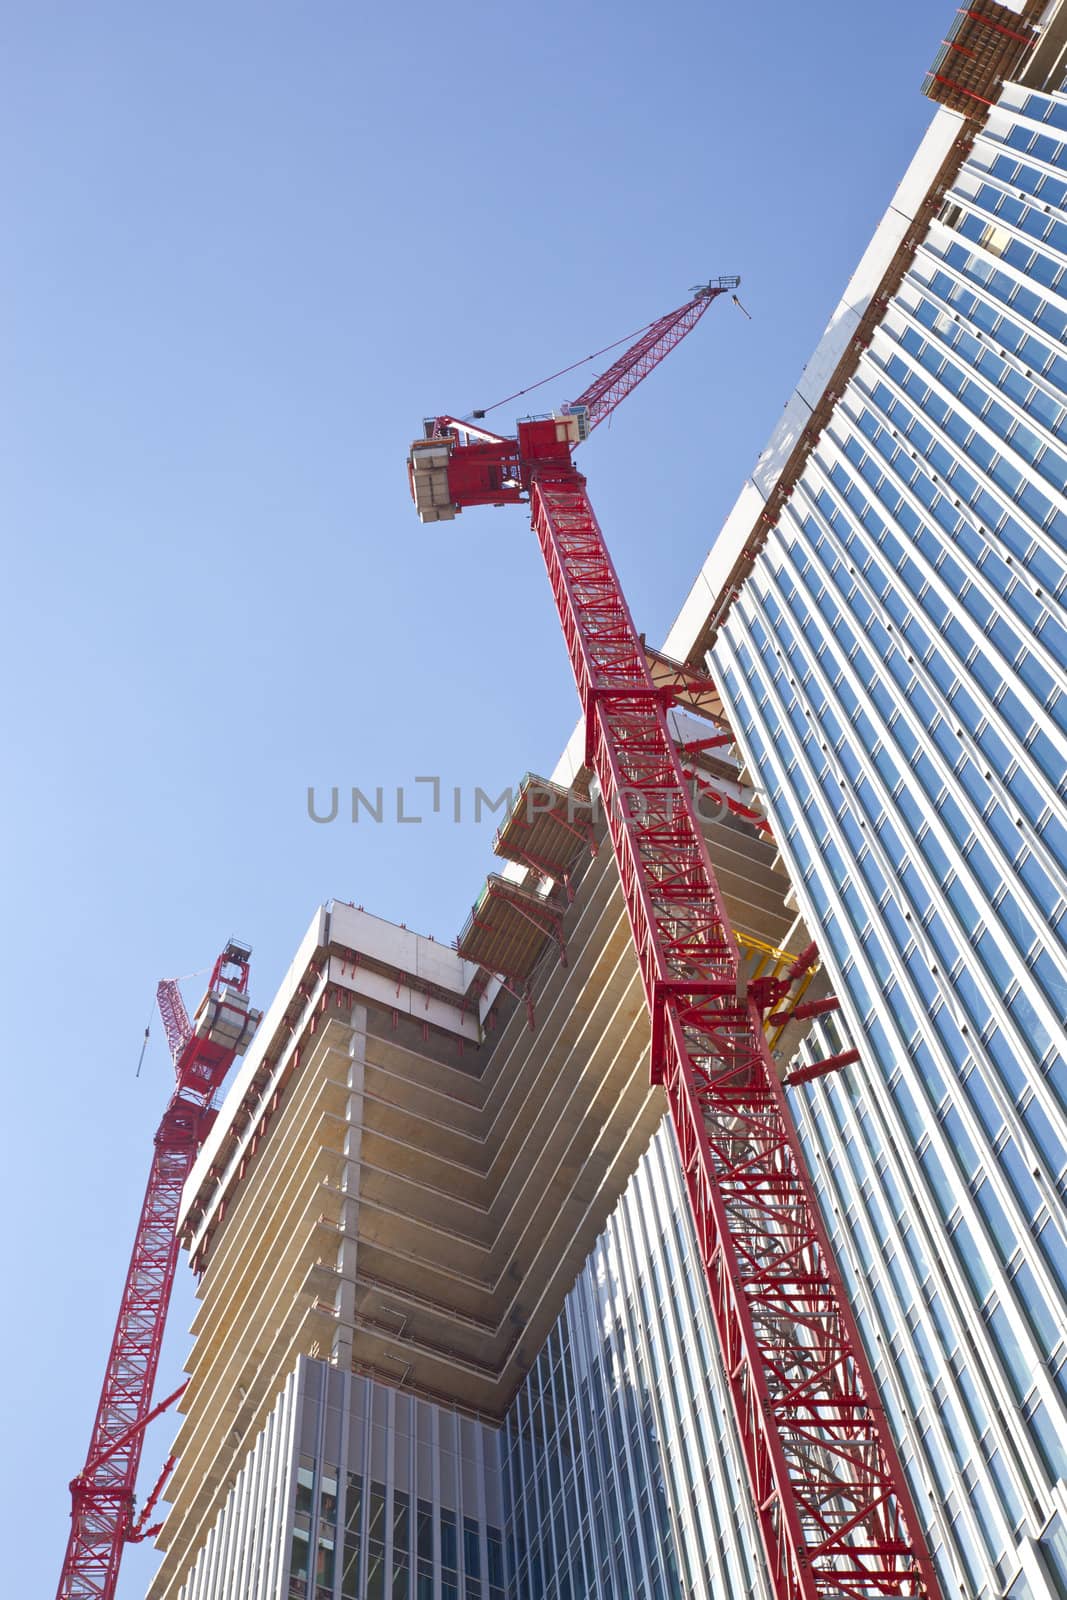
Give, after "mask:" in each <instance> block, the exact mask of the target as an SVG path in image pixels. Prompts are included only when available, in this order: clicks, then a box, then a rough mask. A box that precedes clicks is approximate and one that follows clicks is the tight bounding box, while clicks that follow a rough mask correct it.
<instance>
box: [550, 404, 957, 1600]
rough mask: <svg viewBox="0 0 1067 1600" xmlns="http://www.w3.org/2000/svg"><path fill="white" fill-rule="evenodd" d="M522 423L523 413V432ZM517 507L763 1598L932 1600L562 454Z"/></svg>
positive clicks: (756, 1039)
mask: <svg viewBox="0 0 1067 1600" xmlns="http://www.w3.org/2000/svg"><path fill="white" fill-rule="evenodd" d="M521 437H522V428H521V427H520V446H521ZM531 513H532V520H533V526H534V531H535V532H536V534H537V537H538V540H539V543H540V545H541V550H542V554H543V555H544V559H545V565H546V567H547V569H548V575H549V580H550V583H551V586H552V592H553V595H554V597H555V601H556V606H557V610H558V612H559V616H560V621H561V623H562V625H563V633H564V637H565V639H566V642H567V649H568V653H569V655H570V659H571V666H572V668H573V670H574V676H575V680H576V682H577V685H578V690H579V694H580V696H581V699H582V705H583V709H584V711H585V718H586V748H587V756H588V761H589V764H590V765H591V766H592V768H593V770H594V771H595V773H596V775H597V779H598V781H599V783H600V789H601V795H602V800H603V804H604V809H605V814H606V816H607V819H608V824H609V831H610V836H611V841H612V847H613V849H614V852H615V857H616V860H617V862H618V867H619V874H620V877H621V880H622V886H623V892H624V895H625V899H626V906H627V911H628V913H629V919H630V926H631V929H632V931H633V938H634V945H635V949H636V952H637V958H638V964H639V967H640V971H641V979H642V983H643V985H644V991H645V996H646V1000H647V1003H648V1007H649V1012H650V1015H651V1019H652V1077H653V1081H654V1082H658V1083H662V1084H663V1086H664V1088H665V1090H666V1093H667V1099H668V1103H669V1105H670V1111H671V1117H672V1121H673V1124H674V1129H675V1133H676V1135H677V1139H678V1146H679V1151H680V1155H681V1164H682V1171H683V1173H684V1177H685V1183H686V1188H687V1191H688V1194H689V1199H690V1203H691V1206H692V1213H693V1218H694V1222H695V1225H696V1234H697V1239H698V1242H699V1248H700V1254H701V1260H702V1264H703V1267H704V1271H705V1273H706V1276H707V1281H708V1287H709V1290H710V1294H711V1303H712V1308H713V1312H714V1317H715V1322H716V1326H717V1330H718V1335H719V1340H720V1347H721V1353H722V1359H723V1368H724V1372H725V1376H726V1382H727V1385H728V1387H729V1390H730V1393H731V1397H732V1400H733V1407H734V1414H735V1418H736V1421H737V1425H738V1430H739V1434H740V1439H741V1446H742V1450H743V1452H744V1457H745V1464H746V1467H747V1470H748V1477H749V1485H750V1490H751V1495H752V1502H753V1505H754V1508H755V1512H756V1517H757V1520H758V1522H759V1526H760V1530H761V1534H762V1539H763V1547H764V1552H765V1555H766V1558H767V1562H768V1565H769V1569H770V1575H771V1579H772V1583H773V1586H774V1591H775V1594H776V1596H778V1600H816V1597H819V1600H827V1597H829V1596H835V1597H852V1600H875V1597H883V1596H933V1595H934V1594H936V1592H937V1590H936V1583H935V1580H934V1576H933V1571H932V1566H931V1563H930V1559H929V1556H928V1555H927V1554H926V1552H925V1549H924V1547H923V1544H922V1539H921V1533H920V1525H919V1522H918V1518H917V1516H916V1513H915V1508H914V1506H913V1505H912V1502H911V1497H910V1494H909V1491H908V1488H907V1483H906V1480H905V1478H904V1472H903V1468H902V1466H901V1463H900V1461H899V1458H898V1456H897V1453H896V1449H895V1447H894V1444H893V1441H892V1438H891V1436H890V1434H889V1431H888V1427H887V1425H886V1421H885V1416H884V1412H883V1410H882V1407H881V1405H880V1403H879V1401H878V1398H877V1389H876V1386H875V1382H874V1378H873V1376H872V1374H871V1371H870V1368H869V1365H868V1362H867V1358H866V1355H865V1352H864V1349H863V1345H862V1342H861V1339H860V1335H859V1330H858V1328H857V1326H856V1324H855V1321H854V1318H853V1316H852V1312H851V1309H850V1307H849V1305H848V1301H847V1297H846V1295H845V1291H844V1288H843V1285H842V1283H841V1280H840V1277H839V1275H838V1273H837V1270H836V1267H835V1265H834V1262H833V1257H832V1254H831V1250H830V1245H829V1241H828V1239H827V1237H826V1235H825V1230H824V1228H823V1224H822V1220H821V1217H820V1214H819V1210H818V1205H817V1201H816V1199H815V1195H814V1192H813V1190H812V1187H811V1182H810V1179H809V1178H808V1176H807V1172H806V1169H805V1166H804V1162H803V1157H802V1155H801V1152H800V1148H799V1144H798V1141H797V1136H796V1132H795V1129H794V1126H793V1122H792V1118H791V1115H790V1113H789V1110H788V1107H787V1104H786V1100H785V1095H784V1091H783V1089H782V1087H781V1085H780V1083H779V1081H778V1078H777V1075H776V1073H775V1071H774V1067H773V1065H772V1063H771V1060H770V1057H769V1055H768V1051H767V1045H766V1040H765V1038H764V1034H763V1028H762V1025H761V1013H762V1010H763V1009H765V1008H766V1006H768V1005H773V1004H774V1003H776V1001H777V1000H778V999H779V998H780V997H781V993H782V987H779V986H777V985H775V984H774V983H773V982H772V984H770V985H766V984H765V985H764V987H763V988H762V989H761V990H759V991H758V992H754V990H755V985H753V986H750V988H749V990H748V992H747V994H746V993H745V992H743V990H740V989H739V987H738V967H739V958H738V953H737V946H736V943H735V941H734V937H733V933H732V931H731V928H730V925H729V921H728V919H727V916H726V912H725V910H724V907H723V903H722V899H721V896H720V893H719V888H718V885H717V883H716V879H715V874H714V872H713V870H712V867H711V863H710V860H709V858H708V854H707V848H706V846H705V843H704V839H703V836H702V834H701V831H700V827H699V823H698V822H697V819H696V816H695V813H694V811H693V809H692V805H691V801H690V797H689V794H688V791H687V788H686V784H685V780H684V777H683V773H682V770H681V768H680V766H679V763H678V759H677V756H676V754H675V750H674V746H673V743H672V740H671V737H670V733H669V730H668V727H667V722H666V715H665V710H664V705H663V697H662V696H661V694H660V693H659V692H658V691H657V690H656V689H655V688H654V686H653V683H652V679H651V677H650V675H649V672H648V667H647V663H646V658H645V652H644V650H643V649H642V647H641V643H640V641H639V639H638V636H637V633H636V630H635V629H634V625H633V621H632V619H631V617H630V613H629V609H628V607H627V605H626V602H625V599H624V597H623V594H622V590H621V587H620V585H619V581H618V578H617V576H616V574H615V570H614V567H613V565H612V562H611V558H610V556H609V555H608V552H607V549H606V546H605V544H604V540H603V536H602V534H601V532H600V529H599V527H598V525H597V522H596V518H595V516H594V514H593V510H592V507H591V505H590V503H589V500H588V497H587V495H586V492H585V480H584V479H583V478H582V477H581V475H580V474H579V473H578V472H576V471H575V470H574V468H573V467H571V466H570V465H569V464H563V463H560V462H558V461H554V462H552V463H550V464H545V465H542V466H535V467H533V469H532V471H531Z"/></svg>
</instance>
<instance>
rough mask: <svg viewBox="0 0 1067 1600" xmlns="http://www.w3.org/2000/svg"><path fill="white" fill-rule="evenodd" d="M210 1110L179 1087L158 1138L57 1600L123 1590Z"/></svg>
mask: <svg viewBox="0 0 1067 1600" xmlns="http://www.w3.org/2000/svg"><path fill="white" fill-rule="evenodd" d="M210 1115H211V1113H210V1112H208V1111H206V1110H205V1108H204V1106H202V1105H197V1104H191V1103H190V1102H189V1101H188V1100H186V1099H184V1098H182V1096H181V1093H180V1092H176V1093H175V1095H174V1097H173V1099H172V1100H171V1103H170V1105H169V1106H168V1108H167V1111H166V1113H165V1114H164V1117H163V1121H162V1123H161V1125H160V1128H159V1131H158V1132H157V1133H156V1136H155V1152H154V1155H153V1159H152V1165H151V1168H150V1170H149V1174H148V1186H147V1188H146V1190H145V1197H144V1205H143V1207H142V1209H141V1216H140V1221H139V1222H138V1226H137V1233H136V1236H135V1238H134V1242H133V1253H132V1255H131V1257H130V1265H129V1270H128V1272H127V1274H126V1282H125V1284H124V1286H123V1291H122V1301H121V1305H120V1308H119V1314H118V1319H117V1321H116V1324H115V1333H114V1337H113V1339H112V1343H111V1351H110V1354H109V1356H108V1362H107V1368H106V1371H105V1374H104V1384H103V1389H102V1390H101V1394H100V1403H99V1405H98V1406H97V1410H96V1420H95V1422H94V1423H93V1431H92V1438H91V1441H90V1445H89V1454H88V1458H87V1461H86V1465H85V1467H84V1468H83V1469H82V1471H81V1472H80V1473H79V1474H78V1476H77V1477H76V1478H75V1479H74V1480H73V1482H72V1483H71V1486H70V1492H71V1501H72V1505H71V1530H70V1538H69V1541H68V1543H67V1551H66V1556H65V1558H64V1562H63V1572H62V1576H61V1578H60V1583H59V1589H58V1591H57V1600H107V1597H109V1596H111V1595H112V1594H113V1593H114V1589H115V1584H116V1582H117V1580H118V1572H119V1563H120V1562H121V1559H122V1551H123V1546H124V1544H125V1542H126V1539H127V1537H128V1533H129V1530H130V1529H131V1526H132V1519H133V1505H134V1487H135V1485H136V1482H137V1469H138V1467H139V1465H140V1461H141V1448H142V1445H143V1443H144V1427H143V1424H144V1423H145V1422H147V1421H148V1420H149V1419H150V1416H151V1415H152V1413H151V1411H150V1407H151V1404H152V1387H153V1384H154V1383H155V1377H156V1369H157V1367H158V1365H159V1350H160V1345H161V1343H162V1339H163V1330H164V1327H165V1325H166V1314H167V1308H168V1306H169V1304H170V1295H171V1289H172V1288H173V1285H174V1272H175V1268H176V1266H177V1262H178V1234H177V1225H178V1207H179V1205H180V1203H181V1197H182V1189H183V1188H184V1186H185V1180H186V1179H187V1178H188V1176H189V1173H190V1171H191V1170H192V1166H193V1162H194V1161H195V1160H196V1153H197V1150H198V1149H199V1147H200V1142H201V1140H202V1138H203V1136H204V1131H205V1127H204V1120H205V1117H206V1116H207V1117H210Z"/></svg>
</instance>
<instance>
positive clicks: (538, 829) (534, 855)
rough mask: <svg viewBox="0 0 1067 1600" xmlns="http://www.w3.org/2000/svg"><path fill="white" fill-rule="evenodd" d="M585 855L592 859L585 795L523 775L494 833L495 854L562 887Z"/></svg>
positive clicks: (590, 824)
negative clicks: (510, 805)
mask: <svg viewBox="0 0 1067 1600" xmlns="http://www.w3.org/2000/svg"><path fill="white" fill-rule="evenodd" d="M586 850H589V851H590V852H591V853H592V854H593V855H595V854H596V840H595V838H594V834H593V811H592V806H591V804H590V800H589V795H588V791H587V790H582V789H580V788H577V787H576V788H574V789H564V788H562V787H561V786H560V785H559V784H558V783H552V782H550V781H549V779H548V778H541V777H538V775H537V773H535V772H528V773H527V774H526V776H525V777H524V778H523V780H522V782H521V784H520V785H519V791H518V794H517V795H516V796H515V804H514V805H513V806H512V808H511V811H510V812H509V814H508V816H507V817H506V818H505V820H504V822H502V823H501V825H500V827H499V828H498V829H497V831H496V835H495V837H494V839H493V851H494V854H496V855H498V856H501V857H502V858H503V859H504V860H505V861H514V862H515V863H516V864H517V865H518V866H520V867H529V868H530V870H531V871H533V872H536V873H537V874H538V876H539V877H541V878H547V879H551V880H552V881H553V882H556V883H562V884H564V885H566V884H568V882H569V879H570V875H571V873H572V872H573V871H574V868H575V866H576V865H577V864H578V861H579V860H580V859H581V857H582V855H583V853H584V852H585V851H586Z"/></svg>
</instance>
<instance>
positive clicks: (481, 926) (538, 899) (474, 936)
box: [456, 872, 565, 989]
mask: <svg viewBox="0 0 1067 1600" xmlns="http://www.w3.org/2000/svg"><path fill="white" fill-rule="evenodd" d="M562 922H563V909H562V907H560V906H557V905H555V904H554V903H553V902H552V901H550V900H545V899H543V898H542V896H541V895H539V894H534V893H532V892H531V891H530V890H529V889H523V888H522V887H521V886H520V885H519V884H517V883H510V882H509V881H508V880H507V879H506V878H502V877H501V876H500V875H499V873H496V872H491V873H490V874H489V876H488V878H486V880H485V887H484V888H483V889H482V892H481V894H480V895H479V896H478V899H477V900H476V902H475V904H474V906H473V908H472V910H471V914H470V916H469V917H468V918H467V920H466V922H465V923H464V925H463V929H462V932H461V933H460V935H459V938H458V939H457V940H456V951H457V953H458V954H459V955H461V956H462V957H463V959H464V961H476V962H477V963H478V965H479V966H482V967H485V968H486V970H487V971H489V972H495V973H496V974H497V975H498V976H499V977H501V978H504V979H506V980H507V982H508V987H509V988H513V987H514V986H518V987H519V988H520V989H522V988H524V986H525V984H526V983H527V982H528V980H529V978H530V976H531V974H532V973H533V970H534V967H535V966H536V965H537V963H538V961H539V960H540V958H541V955H542V953H543V951H544V948H545V946H546V944H547V943H548V941H549V940H550V939H554V940H555V941H556V944H557V945H558V946H559V950H560V954H561V956H562V955H563V937H562ZM564 964H565V963H564Z"/></svg>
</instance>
